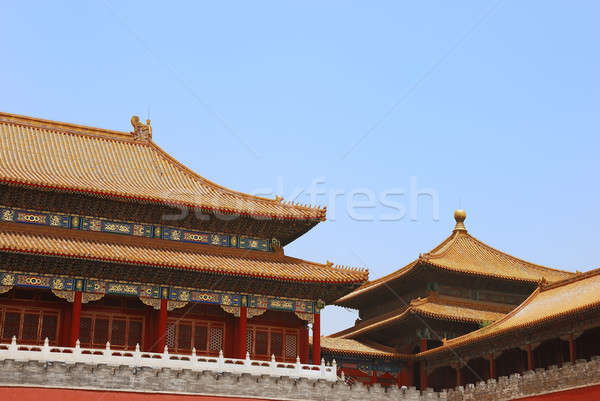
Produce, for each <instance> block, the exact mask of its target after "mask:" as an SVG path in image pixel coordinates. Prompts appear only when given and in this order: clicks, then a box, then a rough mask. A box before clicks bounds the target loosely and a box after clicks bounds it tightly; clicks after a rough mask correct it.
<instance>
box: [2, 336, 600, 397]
mask: <svg viewBox="0 0 600 401" xmlns="http://www.w3.org/2000/svg"><path fill="white" fill-rule="evenodd" d="M335 375H336V366H335V365H334V364H332V366H325V365H324V363H322V364H321V365H320V366H315V365H302V364H300V363H299V362H296V363H295V364H294V363H292V364H285V363H279V362H276V361H273V360H271V361H252V360H250V359H249V358H247V359H232V358H224V357H223V356H219V357H214V358H212V357H202V356H197V355H193V354H192V355H173V354H169V353H168V352H164V353H148V352H140V351H139V350H136V351H120V350H111V349H110V347H109V348H108V349H84V348H80V347H73V348H69V347H53V346H50V345H48V343H46V344H45V345H44V346H31V345H18V344H17V343H16V341H14V340H13V341H12V343H11V344H0V386H3V387H13V388H14V395H16V396H17V397H18V394H19V391H20V390H19V389H20V388H27V387H36V388H46V387H48V388H62V389H86V390H99V391H131V392H142V393H161V394H169V393H177V394H202V395H215V396H235V397H242V398H243V397H248V398H260V399H266V398H267V399H269V398H272V399H277V400H315V401H364V400H369V401H480V400H485V401H507V400H519V399H521V398H523V397H532V396H536V395H540V394H544V393H556V392H561V391H568V390H570V389H576V388H579V389H582V388H585V387H588V386H595V385H600V358H599V357H595V358H592V360H591V361H585V360H580V361H577V362H576V363H574V364H571V363H566V364H564V365H563V366H561V367H556V366H552V367H550V368H548V369H537V370H536V371H529V372H525V373H523V374H522V375H519V374H514V375H511V376H510V377H500V378H498V380H493V379H492V380H488V381H487V382H480V383H477V384H475V385H472V384H471V385H467V386H465V387H458V388H456V389H453V390H449V391H448V392H446V391H442V392H439V393H438V392H434V391H433V390H432V389H426V390H425V391H419V390H417V389H415V388H414V387H410V388H406V387H402V388H398V387H397V386H389V387H383V386H381V385H380V384H373V385H368V386H365V385H362V384H360V383H355V384H348V383H347V382H346V381H343V380H336V377H335ZM158 399H159V398H158Z"/></svg>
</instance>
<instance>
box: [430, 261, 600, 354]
mask: <svg viewBox="0 0 600 401" xmlns="http://www.w3.org/2000/svg"><path fill="white" fill-rule="evenodd" d="M598 306H600V269H596V270H592V271H589V272H587V273H584V274H578V275H576V276H574V277H571V278H568V279H566V280H563V281H560V282H556V283H553V284H549V285H542V286H540V287H539V288H538V289H537V290H535V291H534V293H533V294H531V296H530V297H529V298H527V299H526V300H525V301H523V303H522V304H521V305H519V306H518V307H517V308H515V309H514V310H513V311H511V312H510V313H508V314H507V315H506V316H504V317H503V318H502V319H499V320H497V321H496V322H494V323H493V324H491V325H489V326H486V327H484V328H482V329H479V330H477V331H474V332H471V333H468V334H465V335H464V336H461V337H457V338H454V339H452V340H449V341H447V342H446V345H445V346H442V347H439V348H437V349H435V350H431V351H426V352H424V353H423V355H425V354H427V355H429V354H431V353H434V352H444V351H448V350H449V349H450V348H451V347H458V346H461V345H464V344H468V343H472V342H477V341H480V340H484V339H490V338H492V337H495V336H498V335H500V334H503V333H510V332H515V331H518V330H520V329H523V328H525V327H532V326H533V327H534V326H536V325H539V324H541V323H544V322H547V321H551V320H555V319H558V318H561V317H564V316H569V315H572V314H574V313H576V312H579V311H582V310H587V309H590V308H594V307H598Z"/></svg>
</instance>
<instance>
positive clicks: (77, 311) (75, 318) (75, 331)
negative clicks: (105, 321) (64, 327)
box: [69, 291, 81, 347]
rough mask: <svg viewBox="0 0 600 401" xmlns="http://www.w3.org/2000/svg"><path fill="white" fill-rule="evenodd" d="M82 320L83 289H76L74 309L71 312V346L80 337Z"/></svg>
mask: <svg viewBox="0 0 600 401" xmlns="http://www.w3.org/2000/svg"><path fill="white" fill-rule="evenodd" d="M80 320H81V291H75V296H74V297H73V311H72V313H71V338H70V341H69V346H70V347H74V346H75V343H76V342H77V340H78V339H79V325H80Z"/></svg>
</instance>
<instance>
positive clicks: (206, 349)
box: [167, 319, 225, 355]
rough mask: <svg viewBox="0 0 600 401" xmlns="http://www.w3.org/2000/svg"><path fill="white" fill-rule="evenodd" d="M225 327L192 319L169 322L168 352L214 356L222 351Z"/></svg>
mask: <svg viewBox="0 0 600 401" xmlns="http://www.w3.org/2000/svg"><path fill="white" fill-rule="evenodd" d="M224 338H225V327H224V326H223V323H218V322H207V321H198V320H192V319H189V320H188V319H172V320H169V325H168V329H167V346H168V347H169V352H173V353H182V354H185V353H190V352H192V348H196V352H197V353H198V354H210V355H216V354H218V353H219V351H220V350H222V349H223V343H224Z"/></svg>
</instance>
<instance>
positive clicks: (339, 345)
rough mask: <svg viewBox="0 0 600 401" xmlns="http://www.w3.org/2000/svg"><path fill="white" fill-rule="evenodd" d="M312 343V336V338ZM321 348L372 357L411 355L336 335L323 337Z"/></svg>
mask: <svg viewBox="0 0 600 401" xmlns="http://www.w3.org/2000/svg"><path fill="white" fill-rule="evenodd" d="M310 342H311V343H312V337H311V338H310ZM321 349H323V350H326V351H330V352H333V353H339V354H346V355H358V356H371V357H379V358H382V357H386V358H409V357H410V356H408V355H404V354H399V353H397V352H395V351H394V349H392V348H389V347H385V346H383V345H377V346H373V345H368V344H364V343H362V342H359V341H356V340H350V339H345V338H336V337H327V336H326V337H321Z"/></svg>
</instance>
